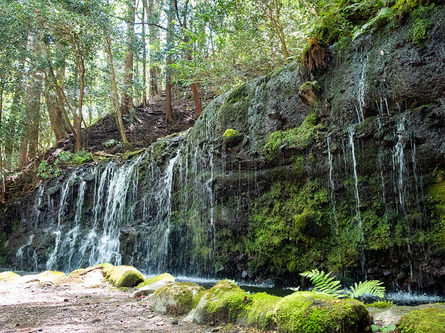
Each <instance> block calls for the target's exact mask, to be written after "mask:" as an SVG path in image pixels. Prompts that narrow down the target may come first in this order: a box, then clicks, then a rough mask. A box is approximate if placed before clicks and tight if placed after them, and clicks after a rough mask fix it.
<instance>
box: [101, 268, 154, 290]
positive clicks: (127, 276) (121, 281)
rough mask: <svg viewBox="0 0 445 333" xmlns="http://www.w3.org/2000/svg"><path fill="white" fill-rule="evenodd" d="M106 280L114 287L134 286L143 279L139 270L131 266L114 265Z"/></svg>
mask: <svg viewBox="0 0 445 333" xmlns="http://www.w3.org/2000/svg"><path fill="white" fill-rule="evenodd" d="M108 280H109V281H110V282H111V283H112V284H113V285H114V286H115V287H118V288H119V287H135V286H137V285H138V284H139V283H141V282H143V281H144V280H145V278H144V276H143V275H142V273H141V272H139V271H138V270H137V269H136V268H134V267H132V266H124V265H123V266H118V267H115V268H114V269H113V270H112V271H111V272H110V274H109V277H108Z"/></svg>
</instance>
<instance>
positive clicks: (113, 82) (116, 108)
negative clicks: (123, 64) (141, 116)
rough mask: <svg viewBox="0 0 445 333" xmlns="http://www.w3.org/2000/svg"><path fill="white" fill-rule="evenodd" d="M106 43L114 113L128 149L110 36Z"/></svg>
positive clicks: (128, 144)
mask: <svg viewBox="0 0 445 333" xmlns="http://www.w3.org/2000/svg"><path fill="white" fill-rule="evenodd" d="M106 42H107V54H108V62H109V66H110V76H111V77H110V79H111V89H112V91H113V106H114V111H115V113H116V119H117V125H118V126H119V132H120V133H121V138H122V142H123V143H124V145H125V147H126V148H128V147H129V146H130V143H129V142H128V139H127V135H126V134H125V128H124V122H123V121H122V114H121V112H120V108H119V94H118V92H117V83H116V75H115V73H114V64H113V53H112V50H111V38H110V36H107V38H106Z"/></svg>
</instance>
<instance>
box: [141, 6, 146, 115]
mask: <svg viewBox="0 0 445 333" xmlns="http://www.w3.org/2000/svg"><path fill="white" fill-rule="evenodd" d="M144 2H145V3H146V2H147V1H144ZM145 7H146V6H145V4H144V6H143V7H142V47H143V48H144V49H143V50H142V85H143V86H144V90H143V92H142V107H143V108H144V109H145V108H146V107H147V45H145Z"/></svg>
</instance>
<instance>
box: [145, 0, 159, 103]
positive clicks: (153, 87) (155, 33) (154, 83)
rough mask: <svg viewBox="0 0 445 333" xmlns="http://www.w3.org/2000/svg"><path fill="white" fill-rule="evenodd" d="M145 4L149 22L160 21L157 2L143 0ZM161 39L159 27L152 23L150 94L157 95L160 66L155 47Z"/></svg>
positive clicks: (156, 22) (155, 22)
mask: <svg viewBox="0 0 445 333" xmlns="http://www.w3.org/2000/svg"><path fill="white" fill-rule="evenodd" d="M142 2H143V4H144V8H145V11H146V12H147V19H148V22H149V23H151V24H158V23H159V16H158V15H156V13H155V10H156V8H155V2H154V0H148V4H147V0H142ZM158 41H159V29H158V28H157V27H155V26H154V25H150V37H149V45H150V54H149V57H150V66H149V68H150V86H149V94H150V96H152V97H153V96H156V95H158V94H159V87H158V68H157V66H156V65H155V61H154V47H155V45H156V43H157V42H158Z"/></svg>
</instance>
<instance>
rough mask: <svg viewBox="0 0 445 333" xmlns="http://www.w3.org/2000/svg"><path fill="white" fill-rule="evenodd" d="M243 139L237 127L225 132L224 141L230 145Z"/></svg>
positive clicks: (234, 144)
mask: <svg viewBox="0 0 445 333" xmlns="http://www.w3.org/2000/svg"><path fill="white" fill-rule="evenodd" d="M242 140H243V135H242V134H241V133H240V132H239V131H237V130H235V129H231V128H229V129H228V130H226V131H225V132H224V134H223V141H224V143H225V144H226V145H228V146H236V145H237V144H238V143H240V142H241V141H242Z"/></svg>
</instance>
